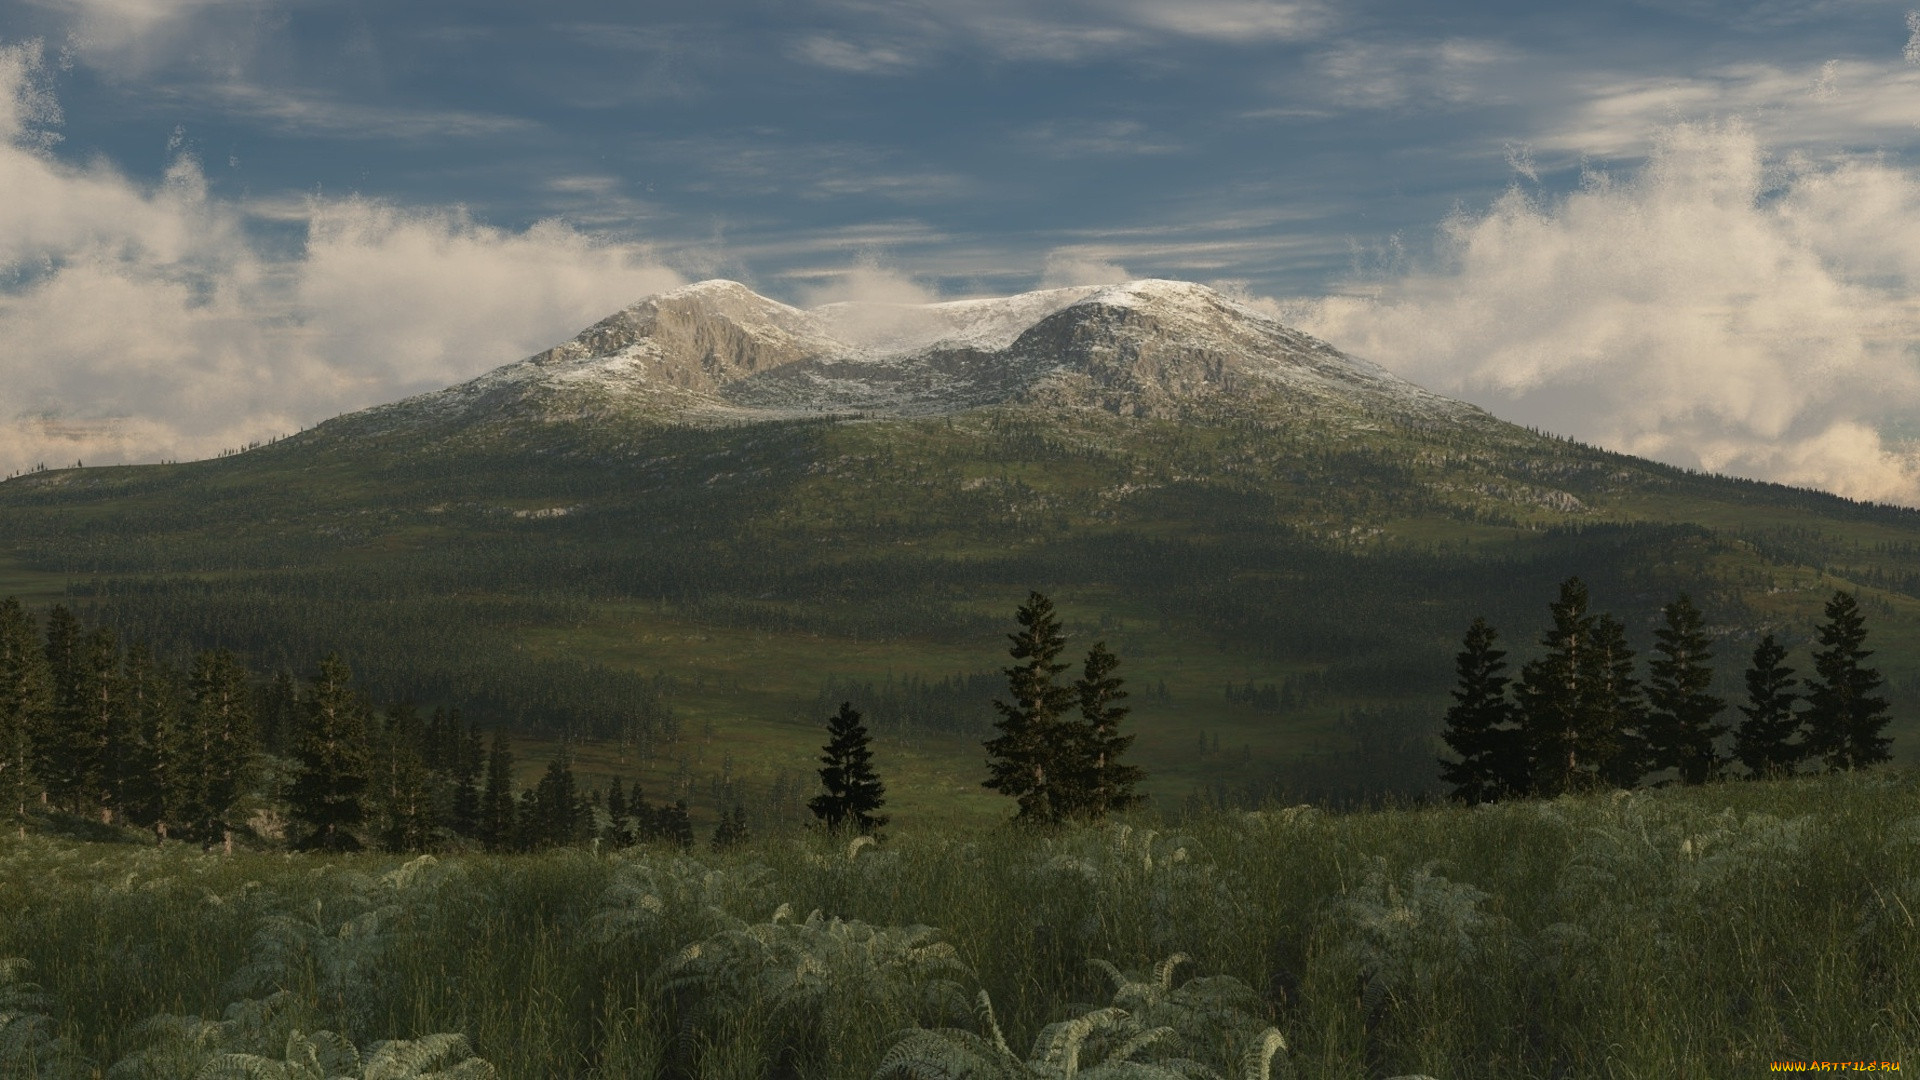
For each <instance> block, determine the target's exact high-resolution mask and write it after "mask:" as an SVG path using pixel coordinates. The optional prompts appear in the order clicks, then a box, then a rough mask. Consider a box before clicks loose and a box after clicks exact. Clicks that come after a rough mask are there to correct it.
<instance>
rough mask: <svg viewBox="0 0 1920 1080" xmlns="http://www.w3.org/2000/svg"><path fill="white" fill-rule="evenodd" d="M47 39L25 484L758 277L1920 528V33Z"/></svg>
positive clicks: (194, 21) (445, 29)
mask: <svg viewBox="0 0 1920 1080" xmlns="http://www.w3.org/2000/svg"><path fill="white" fill-rule="evenodd" d="M1912 2H1913V0H1905V2H1904V3H1894V4H1888V3H1878V2H1864V0H1792V2H1788V0H1760V2H1750V3H1721V2H1716V0H1661V2H1658V3H1656V2H1653V0H1644V2H1642V0H1594V2H1591V3H1587V4H1582V5H1572V6H1563V5H1540V4H1532V3H1517V2H1507V0H1486V2H1480V3H1435V2H1431V0H1429V2H1418V3H1416V2H1407V0H1354V2H1343V3H1333V2H1323V0H1183V2H1181V3H1168V2H1165V0H703V2H699V3H682V2H680V0H642V2H641V3H637V4H636V3H633V2H631V0H625V2H620V3H612V2H605V3H595V2H570V0H550V2H546V3H542V4H528V3H524V2H520V0H515V2H494V0H463V2H461V3H457V4H455V3H445V2H438V0H413V2H409V3H405V4H393V3H373V2H359V0H328V2H325V3H320V2H282V0H0V473H5V472H11V471H14V470H18V469H22V468H27V467H31V466H32V465H35V464H37V463H41V462H44V463H46V464H48V465H50V466H61V465H70V464H72V463H73V462H75V461H77V460H84V461H86V462H87V463H89V464H105V463H112V462H122V461H154V460H163V459H188V458H194V457H203V456H207V455H210V454H213V453H216V452H218V451H220V450H221V449H223V448H226V447H232V446H237V445H243V444H245V443H248V442H250V441H254V440H259V439H265V438H268V437H272V436H274V435H279V434H283V433H287V432H291V431H295V430H298V429H300V428H301V427H303V426H310V425H312V424H314V423H316V422H319V421H322V420H325V419H327V418H329V417H331V416H334V415H338V414H339V413H342V412H346V411H350V410H353V409H357V408H362V407H365V406H369V405H373V404H378V403H381V402H385V401H390V400H394V399H396V398H399V397H402V396H405V395H406V394H410V393H415V392H419V391H422V390H427V389H435V388H438V387H441V386H445V385H448V384H451V383H454V382H458V381H460V380H463V379H466V378H470V377H472V376H474V375H477V374H480V373H481V372H483V371H486V370H488V369H490V368H492V367H495V366H498V365H500V364H503V363H508V362H511V361H513V360H516V359H519V358H521V357H523V356H526V355H528V354H531V353H533V352H535V351H537V350H539V349H541V348H543V347H545V346H548V345H551V344H554V343H556V342H558V341H561V340H564V339H565V338H567V337H569V336H571V335H572V334H573V333H574V332H576V331H577V330H579V329H580V328H582V327H584V326H586V325H587V324H589V323H592V322H594V321H596V320H597V319H599V318H601V317H603V316H604V315H606V314H608V313H610V312H612V311H613V310H616V309H618V308H619V307H622V306H624V305H626V304H628V303H631V302H632V301H634V300H636V299H638V298H639V297H641V296H644V295H646V294H648V293H652V292H656V291H659V290H662V289H666V288H671V287H673V286H675V285H678V284H681V283H684V282H688V281H694V280H699V279H703V278H709V277H727V278H733V279H735V280H739V281H743V282H745V283H747V284H748V285H750V286H752V287H753V288H755V289H756V290H758V291H760V292H762V293H764V294H766V295H769V296H772V297H775V298H777V299H780V300H784V301H787V302H790V303H797V304H812V303H821V302H827V301H833V300H843V299H858V298H882V299H894V300H915V299H920V300H934V299H952V298H960V297H968V296H981V295H1004V294H1008V293H1013V292H1018V291H1023V290H1026V289H1031V288H1036V287H1041V286H1048V285H1062V284H1098V283H1104V282H1110V281H1120V280H1127V279H1131V278H1139V277H1170V278H1180V279H1186V280H1193V281H1200V282H1203V283H1206V284H1209V285H1212V286H1214V287H1216V288H1219V289H1222V290H1224V291H1227V292H1229V293H1231V294H1233V295H1236V296H1238V297H1241V298H1243V299H1245V300H1246V301H1248V302H1249V303H1252V304H1254V305H1256V306H1259V307H1262V308H1264V309H1265V310H1268V311H1270V312H1272V313H1274V314H1276V315H1278V316H1280V317H1282V318H1284V319H1285V320H1286V321H1288V322H1290V323H1293V324H1294V325H1297V326H1299V327H1301V328H1302V329H1305V330H1308V331H1309V332H1312V333H1315V334H1318V335H1320V336H1322V337H1324V338H1326V339H1327V340H1329V341H1331V342H1333V343H1334V344H1335V345H1338V346H1340V347H1341V348H1344V349H1346V350H1348V351H1349V352H1353V353H1355V354H1357V355H1362V356H1365V357H1368V358H1369V359H1372V360H1375V361H1377V362H1379V363H1381V364H1383V365H1385V366H1387V367H1388V368H1390V369H1392V370H1395V371H1397V372H1399V373H1400V374H1402V375H1405V376H1407V377H1408V378H1411V379H1413V380H1414V381H1416V382H1419V383H1421V384H1423V385H1425V386H1428V387H1430V388H1432V389H1434V390H1437V391H1440V392H1442V393H1447V394H1452V395H1455V396H1458V397H1463V398H1465V399H1467V400H1470V401H1473V402H1475V403H1476V404H1479V405H1482V406H1484V407H1486V408H1488V409H1490V410H1491V411H1493V412H1494V413H1495V414H1496V415H1499V416H1502V417H1505V418H1507V419H1510V420H1514V421H1516V422H1520V423H1525V424H1531V425H1534V426H1537V427H1541V428H1544V429H1547V430H1550V431H1554V432H1557V433H1560V434H1565V435H1570V436H1573V437H1576V438H1580V439H1583V440H1586V441H1589V442H1594V443H1598V444H1600V445H1604V446H1607V447H1610V448H1614V449H1619V450H1623V451H1627V452H1631V453H1638V454H1643V455H1647V456H1650V457H1655V458H1658V459H1660V460H1663V461H1669V462H1672V463H1675V464H1680V465H1685V466H1689V467H1694V468H1703V469H1710V470H1715V471H1722V472H1729V473H1733V474H1737V475H1743V476H1751V477H1757V478H1761V479H1770V480H1779V481H1783V482H1787V483H1794V484H1801V485H1807V486H1814V487H1821V488H1825V489H1828V490H1833V491H1838V492H1840V493H1842V494H1846V495H1850V496H1853V497H1857V498H1866V499H1876V500H1883V501H1889V502H1900V503H1907V504H1914V505H1920V12H1915V11H1913V10H1911V9H1910V8H1909V7H1908V6H1907V4H1910V3H1912Z"/></svg>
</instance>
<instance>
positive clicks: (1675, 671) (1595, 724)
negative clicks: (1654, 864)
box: [1440, 577, 1891, 802]
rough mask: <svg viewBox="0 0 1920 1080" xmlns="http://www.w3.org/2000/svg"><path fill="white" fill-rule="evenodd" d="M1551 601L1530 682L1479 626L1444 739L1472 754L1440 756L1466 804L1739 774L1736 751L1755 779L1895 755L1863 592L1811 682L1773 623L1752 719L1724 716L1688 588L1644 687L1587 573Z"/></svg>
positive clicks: (1825, 641)
mask: <svg viewBox="0 0 1920 1080" xmlns="http://www.w3.org/2000/svg"><path fill="white" fill-rule="evenodd" d="M1549 612H1550V614H1551V622H1552V625H1551V626H1550V627H1549V628H1548V629H1547V630H1546V632H1545V633H1544V634H1542V636H1541V638H1540V645H1541V647H1542V648H1543V649H1545V650H1546V651H1545V653H1544V654H1543V655H1541V656H1539V657H1537V658H1535V659H1533V660H1530V661H1528V662H1527V663H1526V664H1524V665H1523V666H1522V667H1521V669H1520V674H1519V678H1517V679H1514V678H1511V677H1509V676H1508V675H1507V673H1506V672H1507V664H1506V655H1507V654H1506V653H1505V652H1504V651H1503V650H1501V649H1499V648H1498V647H1497V646H1496V643H1497V641H1498V640H1499V634H1498V633H1497V632H1496V631H1495V630H1494V628H1493V627H1492V626H1491V625H1489V624H1488V623H1487V621H1486V619H1484V618H1478V619H1475V620H1474V621H1473V624H1472V625H1471V626H1470V627H1469V628H1468V629H1467V632H1466V635H1465V638H1464V641H1463V643H1462V649H1461V651H1460V653H1459V655H1458V656H1457V657H1456V659H1455V670H1456V673H1457V676H1458V681H1457V685H1456V688H1455V689H1454V691H1453V699H1454V704H1453V706H1452V707H1451V708H1449V709H1448V710H1447V713H1446V730H1445V732H1444V734H1443V736H1442V737H1443V738H1444V739H1445V741H1446V743H1447V745H1448V747H1450V748H1451V749H1452V750H1453V752H1454V754H1455V755H1457V760H1446V759H1443V760H1442V761H1441V763H1440V765H1441V770H1440V771H1441V777H1442V779H1443V780H1445V781H1446V782H1447V783H1448V784H1450V785H1452V787H1453V791H1452V796H1453V797H1454V798H1455V799H1458V800H1461V801H1464V802H1488V801H1493V800H1498V799H1506V798H1516V797H1525V796H1533V795H1541V796H1553V795H1559V794H1563V793H1566V792H1573V791H1588V790H1595V789H1601V788H1607V787H1613V788H1630V787H1633V786H1635V785H1637V784H1639V783H1640V782H1641V781H1642V780H1643V779H1644V778H1645V777H1647V776H1649V775H1652V774H1655V773H1659V772H1663V771H1666V770H1671V771H1672V774H1673V776H1674V777H1675V778H1677V779H1678V780H1679V782H1681V783H1684V784H1702V783H1706V782H1708V781H1712V780H1718V779H1721V778H1724V777H1725V776H1727V775H1728V770H1729V767H1730V766H1731V765H1733V764H1734V763H1735V762H1738V763H1739V764H1740V765H1741V766H1742V767H1743V768H1744V769H1745V770H1746V773H1747V775H1749V776H1753V777H1779V776H1787V775H1792V774H1793V773H1795V772H1796V771H1798V769H1799V768H1800V767H1801V766H1802V765H1803V764H1805V763H1808V762H1817V763H1819V764H1820V765H1822V766H1824V767H1825V768H1826V769H1828V770H1829V771H1836V772H1837V771H1845V770H1852V769H1864V768H1867V767H1870V766H1872V765H1876V764H1880V763H1882V762H1885V761H1888V760H1890V759H1891V755H1890V753H1889V748H1890V746H1891V740H1890V739H1888V738H1887V737H1885V736H1884V735H1883V734H1882V732H1883V731H1884V730H1885V728H1886V725H1887V720H1888V704H1887V701H1886V699H1884V698H1881V697H1878V696H1876V695H1875V693H1874V691H1876V690H1878V689H1879V688H1880V686H1881V684H1882V680H1881V677H1880V673H1879V672H1878V671H1877V670H1876V669H1874V668H1872V667H1870V666H1868V665H1867V663H1866V661H1867V659H1868V658H1869V657H1871V656H1872V655H1873V654H1872V652H1870V651H1869V650H1868V649H1867V648H1866V647H1865V646H1866V637H1867V631H1866V619H1865V616H1864V615H1863V614H1862V612H1861V611H1860V605H1859V602H1858V600H1857V599H1856V598H1855V597H1854V595H1853V594H1851V593H1848V592H1845V591H1840V592H1836V593H1834V595H1833V597H1832V599H1830V600H1828V601H1827V604H1826V609H1825V617H1826V621H1825V622H1823V623H1822V624H1821V625H1820V626H1819V628H1818V630H1817V633H1816V641H1817V645H1818V647H1817V648H1816V649H1815V650H1814V652H1813V655H1812V660H1813V668H1814V670H1813V675H1812V677H1810V678H1805V679H1801V678H1796V676H1795V671H1794V669H1793V668H1790V667H1787V666H1786V665H1785V661H1786V659H1787V650H1786V649H1785V648H1784V647H1783V646H1781V645H1780V644H1779V643H1778V642H1777V641H1775V639H1774V636H1773V635H1772V634H1768V635H1766V636H1765V637H1763V638H1761V640H1760V642H1759V643H1758V644H1757V645H1756V646H1755V647H1754V650H1753V653H1752V657H1751V659H1750V662H1749V666H1748V668H1747V671H1746V686H1747V699H1746V702H1745V703H1744V704H1742V705H1740V706H1739V711H1740V713H1742V714H1744V716H1745V720H1744V721H1742V722H1741V723H1740V724H1739V725H1738V726H1737V727H1734V726H1732V725H1730V724H1728V723H1725V722H1723V721H1722V720H1721V717H1722V715H1723V714H1724V713H1725V711H1726V708H1727V702H1726V701H1725V699H1723V698H1720V697H1717V696H1715V695H1714V694H1712V693H1711V692H1710V688H1711V687H1712V685H1713V668H1712V666H1711V661H1712V660H1713V658H1714V654H1713V652H1712V641H1711V639H1710V638H1709V637H1708V635H1707V632H1706V628H1705V622H1704V619H1703V617H1702V615H1701V613H1700V611H1699V609H1698V608H1697V607H1695V606H1694V604H1693V601H1692V600H1691V599H1689V598H1688V597H1687V596H1686V595H1685V594H1682V595H1680V596H1679V597H1677V598H1676V599H1675V600H1674V601H1673V602H1671V603H1669V604H1667V605H1666V606H1665V607H1663V608H1662V609H1661V615H1662V618H1663V625H1661V626H1660V628H1659V629H1657V630H1656V631H1655V633H1654V639H1655V645H1654V650H1653V656H1652V657H1651V658H1650V659H1649V661H1648V663H1647V666H1646V681H1645V683H1644V684H1642V683H1641V681H1640V680H1639V678H1638V677H1637V675H1636V673H1635V667H1634V659H1635V657H1634V652H1633V650H1632V648H1630V647H1629V646H1628V644H1627V639H1626V628H1625V626H1624V625H1623V624H1622V623H1621V622H1620V620H1618V619H1616V618H1614V617H1613V616H1612V615H1609V614H1604V613H1595V612H1593V611H1592V610H1591V609H1590V598H1589V596H1588V592H1587V587H1586V585H1585V584H1584V583H1583V582H1581V580H1580V579H1579V578H1577V577H1574V578H1568V579H1567V580H1566V581H1565V582H1563V583H1562V584H1561V586H1560V593H1559V598H1558V599H1557V600H1555V601H1554V602H1553V603H1552V604H1551V605H1549ZM1729 732H1731V733H1732V735H1733V738H1732V740H1731V748H1730V750H1723V749H1722V742H1723V736H1726V735H1727V734H1728V733H1729Z"/></svg>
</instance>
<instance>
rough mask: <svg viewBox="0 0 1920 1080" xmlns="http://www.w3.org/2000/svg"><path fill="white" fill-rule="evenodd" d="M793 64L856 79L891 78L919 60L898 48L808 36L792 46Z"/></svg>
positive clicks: (813, 35) (912, 66)
mask: <svg viewBox="0 0 1920 1080" xmlns="http://www.w3.org/2000/svg"><path fill="white" fill-rule="evenodd" d="M791 53H792V55H793V56H794V58H795V59H797V60H802V61H805V62H806V63H809V64H818V65H819V66H821V67H824V68H832V69H833V70H835V71H845V72H850V73H852V74H856V75H895V74H899V73H901V72H905V71H909V70H911V69H913V68H915V67H917V66H919V58H918V57H916V56H915V55H914V54H913V52H912V51H911V50H908V49H905V48H902V47H901V46H899V45H893V44H883V43H873V44H868V45H860V44H856V43H855V42H852V41H848V40H847V39H845V38H841V37H835V36H834V35H831V34H809V35H808V36H806V37H804V38H801V39H800V40H799V41H796V42H794V43H793V47H792V49H791Z"/></svg>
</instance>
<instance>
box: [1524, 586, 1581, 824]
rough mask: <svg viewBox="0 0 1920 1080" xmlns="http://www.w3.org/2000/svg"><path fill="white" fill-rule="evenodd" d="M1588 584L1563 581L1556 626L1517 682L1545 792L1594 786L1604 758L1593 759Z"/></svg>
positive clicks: (1530, 760) (1532, 769) (1534, 770)
mask: <svg viewBox="0 0 1920 1080" xmlns="http://www.w3.org/2000/svg"><path fill="white" fill-rule="evenodd" d="M1587 603H1588V597H1587V587H1586V585H1585V584H1583V583H1582V582H1581V581H1580V579H1579V578H1577V577H1575V578H1568V579H1567V580H1566V581H1564V582H1562V583H1561V585H1560V598H1559V599H1558V600H1556V601H1555V602H1554V603H1553V604H1552V605H1550V606H1549V609H1548V610H1549V611H1550V612H1551V613H1552V617H1553V626H1552V628H1551V629H1549V630H1548V631H1547V632H1546V633H1545V634H1544V635H1542V637H1541V638H1540V644H1541V645H1543V646H1545V647H1546V649H1547V653H1546V655H1544V656H1540V657H1537V658H1535V659H1533V660H1529V661H1528V662H1527V663H1526V664H1525V665H1524V666H1523V667H1522V668H1521V669H1520V681H1519V683H1518V684H1517V685H1516V686H1515V688H1514V689H1515V696H1516V698H1517V699H1518V701H1519V705H1520V712H1521V727H1522V730H1523V731H1524V732H1525V735H1524V736H1523V738H1524V740H1525V742H1526V747H1527V772H1528V775H1529V776H1531V777H1532V778H1533V789H1534V791H1535V792H1537V793H1538V794H1541V795H1549V796H1552V795H1559V794H1562V793H1564V792H1568V791H1577V790H1580V789H1581V788H1584V787H1587V786H1590V784H1591V783H1592V780H1593V778H1594V777H1595V775H1596V769H1597V767H1598V763H1597V762H1595V761H1593V760H1592V756H1591V751H1592V749H1593V747H1592V731H1591V716H1590V715H1589V714H1590V713H1591V700H1592V697H1593V694H1592V691H1591V689H1590V687H1589V684H1588V678H1589V675H1590V672H1591V670H1592V661H1591V660H1590V659H1589V658H1588V654H1589V653H1590V652H1592V649H1593V629H1594V627H1593V624H1594V617H1593V616H1592V615H1591V614H1589V613H1588V611H1587Z"/></svg>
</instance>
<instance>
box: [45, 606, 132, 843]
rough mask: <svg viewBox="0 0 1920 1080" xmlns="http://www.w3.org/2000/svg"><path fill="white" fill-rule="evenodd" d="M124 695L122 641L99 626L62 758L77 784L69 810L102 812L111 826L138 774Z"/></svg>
mask: <svg viewBox="0 0 1920 1080" xmlns="http://www.w3.org/2000/svg"><path fill="white" fill-rule="evenodd" d="M125 690H126V685H125V682H124V680H123V679H122V677H121V670H120V642H119V639H118V638H117V637H116V636H115V635H114V632H113V631H112V630H110V629H108V628H107V627H104V626H101V627H96V628H95V629H94V630H93V631H92V632H91V633H89V634H88V635H87V636H86V638H85V639H84V640H83V641H82V643H81V650H80V668H79V672H78V684H77V693H76V695H75V702H76V711H75V712H74V713H73V714H72V715H71V717H70V720H71V723H70V724H69V726H68V727H67V728H66V730H65V735H66V742H65V745H64V747H63V748H62V753H63V755H64V756H65V757H67V759H68V761H69V765H70V771H69V774H68V775H69V777H70V779H71V780H72V782H73V783H72V787H71V788H70V789H69V796H70V799H71V806H70V809H72V810H73V811H74V812H75V813H80V812H82V811H83V810H86V809H93V810H97V811H98V812H99V814H100V820H101V821H102V822H108V823H110V822H112V821H113V817H114V815H115V814H116V813H118V812H119V811H120V810H121V808H122V807H124V806H125V804H126V802H127V798H126V796H127V794H128V792H127V782H128V780H129V779H130V778H131V776H132V772H133V770H132V767H131V766H132V755H131V751H132V749H133V746H132V742H131V740H130V739H129V738H128V737H127V736H128V731H127V707H126V700H125V698H124V694H125Z"/></svg>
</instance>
